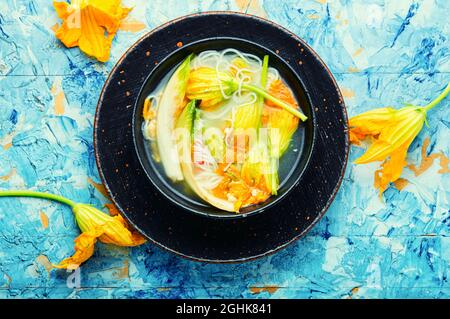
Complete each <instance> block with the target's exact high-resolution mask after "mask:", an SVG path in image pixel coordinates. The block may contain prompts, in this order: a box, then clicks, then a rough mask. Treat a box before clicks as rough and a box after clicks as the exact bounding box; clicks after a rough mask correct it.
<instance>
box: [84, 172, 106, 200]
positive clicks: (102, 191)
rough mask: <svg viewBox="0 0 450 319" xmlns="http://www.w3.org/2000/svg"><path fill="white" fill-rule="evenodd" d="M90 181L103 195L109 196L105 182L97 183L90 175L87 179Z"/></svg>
mask: <svg viewBox="0 0 450 319" xmlns="http://www.w3.org/2000/svg"><path fill="white" fill-rule="evenodd" d="M87 181H88V183H89V184H91V185H92V186H94V188H95V189H96V190H97V191H98V192H99V193H100V194H102V195H103V196H105V197H106V198H109V196H108V192H107V191H106V189H105V186H103V184H99V183H96V182H94V181H93V180H92V178H90V177H88V179H87Z"/></svg>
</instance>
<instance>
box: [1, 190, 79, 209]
mask: <svg viewBox="0 0 450 319" xmlns="http://www.w3.org/2000/svg"><path fill="white" fill-rule="evenodd" d="M0 197H34V198H43V199H48V200H51V201H56V202H59V203H62V204H65V205H68V206H70V207H74V206H75V205H76V203H75V202H73V201H71V200H70V199H67V198H65V197H62V196H59V195H54V194H49V193H43V192H35V191H26V190H16V191H0Z"/></svg>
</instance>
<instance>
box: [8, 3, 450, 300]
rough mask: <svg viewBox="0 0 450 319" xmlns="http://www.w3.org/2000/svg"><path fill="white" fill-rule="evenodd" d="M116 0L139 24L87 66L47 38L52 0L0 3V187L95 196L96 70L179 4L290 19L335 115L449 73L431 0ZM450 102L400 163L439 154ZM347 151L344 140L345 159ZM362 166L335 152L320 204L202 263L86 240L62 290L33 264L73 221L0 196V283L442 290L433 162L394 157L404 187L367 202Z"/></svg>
mask: <svg viewBox="0 0 450 319" xmlns="http://www.w3.org/2000/svg"><path fill="white" fill-rule="evenodd" d="M125 3H135V4H136V7H135V9H134V10H133V11H132V12H131V14H130V16H131V17H132V18H134V19H136V20H138V21H141V22H143V23H145V25H146V28H145V29H144V30H142V31H140V32H135V33H132V32H124V31H120V32H119V33H118V34H117V37H116V39H115V40H114V42H113V48H112V55H111V59H110V61H109V62H108V63H106V64H100V63H97V62H96V61H94V60H91V59H89V58H87V57H86V56H84V55H83V54H81V53H80V51H79V50H78V49H77V48H75V49H66V48H65V47H63V46H62V45H61V43H60V42H59V41H58V40H57V39H56V38H55V37H54V35H53V32H52V31H51V29H50V28H51V27H52V26H53V25H54V24H55V23H56V22H58V19H57V17H56V15H55V13H54V10H53V8H52V5H51V1H44V0H39V1H38V0H34V1H32V0H2V1H0V188H1V189H16V188H28V189H33V190H41V191H49V192H54V193H60V194H62V195H65V196H67V197H69V198H72V199H74V200H77V201H80V202H86V203H91V204H94V205H97V206H98V207H101V206H102V205H103V204H104V203H106V202H107V199H106V198H105V197H104V196H103V195H102V194H101V192H99V189H100V190H101V188H100V187H98V186H97V188H96V187H95V185H96V184H95V183H100V180H99V176H98V172H97V169H96V166H95V160H94V153H93V152H94V151H93V145H92V130H93V116H94V112H95V106H96V103H97V99H98V97H99V94H100V90H101V87H102V85H103V82H104V81H105V78H106V76H107V74H108V72H109V71H110V69H111V68H112V66H113V65H114V63H115V62H116V61H117V60H118V59H119V57H120V56H121V55H122V54H123V53H124V51H125V50H126V49H127V48H128V47H129V46H130V45H131V44H132V43H134V42H135V41H136V40H137V39H138V38H139V37H140V36H142V35H143V34H144V33H145V32H146V31H148V30H151V29H152V28H154V27H156V26H158V25H159V24H161V23H163V22H166V21H168V20H169V19H172V18H175V17H178V16H181V15H184V14H188V13H193V12H200V11H206V10H235V11H247V12H249V13H253V14H257V15H260V16H264V17H267V18H269V19H271V20H273V21H275V22H277V23H279V24H281V25H283V26H284V27H286V28H288V29H289V30H291V31H293V32H294V33H296V34H297V35H299V36H300V37H301V38H303V39H304V40H306V42H308V43H309V44H310V45H311V46H312V47H313V48H314V49H315V50H316V51H317V52H318V53H319V55H320V56H321V57H322V58H323V60H324V61H325V62H326V63H327V64H328V66H329V67H330V69H331V71H332V73H333V75H334V76H335V78H336V80H337V81H338V83H339V85H340V87H341V89H342V91H343V94H344V97H345V102H346V104H347V107H348V112H349V114H350V115H355V114H357V113H360V112H362V111H365V110H368V109H370V108H374V107H380V106H385V105H392V106H397V107H398V106H401V105H402V104H403V102H412V103H417V104H425V103H427V102H429V101H430V100H431V99H432V98H434V97H435V96H436V95H437V94H438V93H439V91H440V90H442V89H443V87H444V86H445V84H446V83H447V82H448V81H449V80H450V76H449V72H450V59H449V55H450V54H449V40H448V38H449V36H450V34H449V23H448V12H449V11H450V2H449V1H446V0H424V1H417V2H416V1H410V0H402V1H382V0H367V1H362V0H361V1H349V0H328V1H327V0H317V1H312V0H311V1H300V0H291V1H279V0H265V1H262V0H260V1H256V0H251V1H249V0H240V1H238V0H236V1H232V0H229V1H218V0H215V1H213V0H206V1H205V0H202V1H200V0H197V1H175V0H155V1H143V0H142V1H139V0H136V1H134V2H133V1H125ZM57 99H60V100H61V101H62V103H59V102H56V100H57ZM55 106H56V107H55ZM61 106H62V107H61ZM449 107H450V101H449V100H447V101H445V102H444V103H442V104H441V105H440V106H439V107H438V108H436V109H434V110H433V111H432V112H431V113H430V114H429V125H430V127H429V128H426V127H425V128H424V130H423V131H422V132H421V134H420V135H419V137H418V138H417V139H416V141H415V142H414V143H413V144H412V146H411V148H410V153H409V155H408V161H409V162H410V163H412V164H415V165H418V164H419V163H420V161H421V158H422V156H421V146H422V142H423V140H424V139H425V138H427V137H429V138H430V140H431V143H430V146H429V147H428V149H427V154H431V153H439V152H443V153H444V154H446V155H447V156H448V155H450V143H449V137H450V119H449V114H450V108H449ZM362 151H363V150H362V149H359V148H353V149H352V152H351V156H350V160H354V159H355V158H356V157H358V156H359V155H360V154H361V153H362ZM376 167H377V164H376V163H374V164H370V165H361V166H355V165H353V164H349V166H348V168H347V171H346V175H345V180H344V182H343V184H342V187H341V189H340V191H339V193H338V195H337V197H336V199H335V201H334V203H333V204H332V206H331V208H330V209H329V211H328V213H327V214H326V217H325V218H323V219H322V220H321V221H320V222H319V223H318V225H316V227H314V229H313V230H312V231H311V232H310V233H309V234H308V235H307V236H306V237H305V238H303V239H301V240H299V241H297V242H296V243H295V244H293V245H291V246H290V247H288V248H287V249H285V250H283V251H280V252H278V253H276V254H275V255H272V256H269V257H266V258H262V259H260V260H257V261H253V262H250V263H245V264H237V265H210V264H201V263H196V262H191V261H187V260H183V259H181V258H179V257H176V256H174V255H171V254H169V253H167V252H164V251H161V250H160V249H158V248H156V247H154V246H153V245H151V244H146V245H143V246H140V247H137V248H133V249H129V248H117V247H113V246H107V245H102V244H98V245H97V248H96V252H95V255H94V257H93V258H92V259H90V260H89V261H88V262H87V263H86V264H85V265H84V266H83V267H82V268H81V287H80V288H77V289H71V288H68V287H67V284H66V279H67V276H68V275H69V274H67V273H65V272H64V271H62V272H61V271H59V272H58V271H52V272H50V273H49V272H48V271H47V269H46V265H48V260H50V261H52V262H58V261H59V260H61V259H62V258H64V257H67V256H68V255H70V254H71V253H72V251H73V239H74V238H75V237H76V236H77V235H78V228H77V227H76V225H75V224H74V219H73V216H72V213H71V212H70V211H69V210H68V209H67V208H65V207H63V206H61V205H56V204H53V203H49V202H45V201H39V200H33V199H1V200H0V297H9V298H11V297H13V298H27V297H40V298H41V297H52V298H66V297H69V298H70V297H72V298H77V297H80V298H87V297H95V298H112V297H114V298H122V297H135V298H159V297H163V298H175V297H193V298H195V297H273V298H291V297H299V298H329V297H333V298H347V297H352V298H368V297H388V298H392V297H409V298H412V297H432V298H435V297H437V298H445V297H446V298H449V297H450V282H449V279H448V276H449V273H450V271H449V262H450V239H449V228H450V218H449V198H450V196H449V195H450V174H440V173H438V171H439V170H440V166H439V163H438V161H435V163H434V164H433V165H432V166H431V167H430V168H429V169H428V170H426V171H425V172H424V173H423V174H421V175H419V176H415V174H414V173H413V172H412V171H411V170H409V169H405V170H404V173H403V177H404V178H405V179H407V180H408V184H407V186H406V187H405V188H404V189H403V190H402V191H401V192H400V191H398V190H397V189H396V188H394V187H391V188H390V189H388V190H387V191H386V193H385V200H384V201H381V200H380V199H379V197H378V194H377V192H376V191H375V189H374V188H373V187H372V184H373V171H374V170H375V168H376ZM46 218H48V227H45V226H46ZM258 287H259V288H258ZM268 287H269V288H268Z"/></svg>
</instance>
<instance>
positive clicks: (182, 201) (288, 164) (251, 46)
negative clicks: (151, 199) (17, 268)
mask: <svg viewBox="0 0 450 319" xmlns="http://www.w3.org/2000/svg"><path fill="white" fill-rule="evenodd" d="M227 48H233V49H237V50H240V51H242V52H245V53H250V54H253V55H256V56H259V57H260V58H261V59H262V57H263V56H264V55H266V54H267V55H269V61H270V66H272V67H275V68H276V69H277V70H278V71H279V73H280V75H281V77H282V78H283V79H284V80H285V81H286V82H287V84H288V85H289V86H290V87H291V88H292V90H293V92H294V94H295V96H296V99H297V101H298V102H299V104H300V105H301V107H302V110H303V112H304V113H305V114H306V115H307V116H308V120H307V121H306V122H305V123H300V125H299V127H298V129H297V131H296V132H295V134H294V135H293V138H292V141H291V143H290V145H289V149H288V151H287V152H286V154H285V155H284V156H283V157H282V158H281V160H280V164H281V165H280V171H279V178H280V189H279V191H278V195H277V196H271V197H270V198H269V199H268V200H266V201H265V202H263V203H260V204H257V205H252V206H248V207H244V208H242V209H241V211H240V213H239V214H235V213H230V212H226V211H223V210H220V209H218V208H215V207H213V206H211V205H209V204H207V203H205V202H204V201H203V200H202V199H200V198H199V197H198V196H196V195H195V194H193V193H192V192H190V191H189V189H187V188H186V185H184V184H183V183H177V184H174V183H172V182H170V180H168V179H167V178H166V177H165V174H164V170H163V168H162V166H161V163H157V162H156V161H154V159H153V156H152V151H151V147H150V146H149V143H148V141H146V140H145V139H144V137H143V134H142V124H143V118H142V109H143V105H144V100H145V98H146V97H147V96H148V95H149V94H150V93H151V92H152V91H154V90H155V88H156V87H157V86H158V84H159V83H160V81H161V79H163V78H164V77H165V76H166V75H167V73H168V72H170V70H172V69H173V66H174V65H178V64H179V63H181V61H183V60H184V59H185V58H186V57H187V56H188V55H189V54H190V53H195V54H198V53H200V52H202V51H206V50H223V49H227ZM314 118H315V117H314V110H313V109H312V107H311V102H310V98H309V96H308V93H307V91H306V88H305V86H304V85H303V83H302V81H301V79H300V78H299V77H298V75H297V74H296V73H295V72H294V70H293V69H292V68H291V67H290V66H289V64H288V63H287V62H286V61H284V60H283V59H282V58H281V57H279V56H278V55H277V54H276V53H275V52H272V51H270V50H268V49H267V48H265V47H263V46H260V45H258V44H256V43H253V42H251V41H247V40H243V39H239V38H226V37H216V38H210V39H204V40H200V41H196V42H192V43H189V44H187V45H185V46H183V47H182V48H180V49H178V50H175V51H174V52H172V53H171V54H169V55H168V56H167V57H166V58H164V59H163V60H162V61H161V62H160V63H158V65H157V67H156V68H155V69H154V70H153V71H152V72H151V73H150V75H149V76H148V78H147V79H146V81H145V82H144V85H143V86H142V89H141V91H140V92H139V97H138V99H137V100H136V104H135V105H134V114H133V122H132V126H133V134H134V142H135V147H136V152H137V154H138V158H139V161H140V163H141V165H142V168H143V169H144V171H145V173H146V174H147V176H148V178H149V179H150V180H151V181H152V183H153V184H154V186H155V187H156V188H157V189H158V190H159V191H160V192H161V194H163V195H164V196H166V197H167V199H169V200H171V201H173V202H174V203H176V204H178V205H180V206H181V207H182V208H184V209H187V210H190V211H192V212H195V213H198V214H203V215H206V216H209V217H217V218H241V217H247V216H249V215H251V214H255V213H258V212H262V211H264V210H267V209H270V207H272V206H273V205H274V204H275V203H277V202H279V201H280V200H282V199H283V198H284V197H285V195H287V194H288V193H289V191H290V190H291V189H292V188H293V187H294V186H295V184H297V183H298V182H299V181H300V179H301V175H302V172H303V171H304V169H305V167H306V165H307V164H308V160H309V158H310V155H311V151H312V149H313V144H314V136H315V128H316V126H315V125H314ZM293 150H295V151H293Z"/></svg>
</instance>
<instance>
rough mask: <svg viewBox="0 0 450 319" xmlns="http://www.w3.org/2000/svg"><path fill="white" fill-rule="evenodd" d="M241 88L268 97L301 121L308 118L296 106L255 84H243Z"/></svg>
mask: <svg viewBox="0 0 450 319" xmlns="http://www.w3.org/2000/svg"><path fill="white" fill-rule="evenodd" d="M242 88H244V89H246V90H249V91H253V92H255V93H257V94H259V95H261V96H263V97H264V98H266V99H268V100H269V101H272V102H273V103H275V104H276V105H278V106H279V107H282V108H283V109H285V110H286V111H288V112H289V113H291V114H293V115H295V116H297V117H298V118H300V119H301V120H302V121H303V122H304V121H306V120H307V119H308V117H307V116H306V115H305V114H303V113H302V112H300V111H299V110H297V109H296V108H294V107H292V106H291V105H289V104H287V103H285V102H283V101H281V100H280V99H277V98H276V97H274V96H272V95H270V94H269V93H267V91H266V90H264V89H261V88H259V87H257V86H254V85H251V84H243V85H242Z"/></svg>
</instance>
